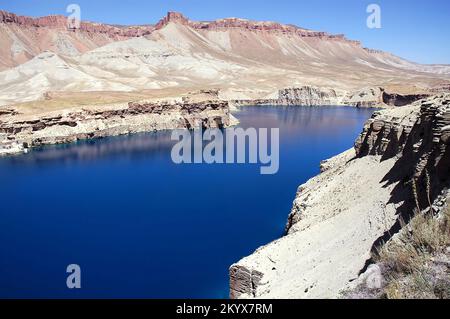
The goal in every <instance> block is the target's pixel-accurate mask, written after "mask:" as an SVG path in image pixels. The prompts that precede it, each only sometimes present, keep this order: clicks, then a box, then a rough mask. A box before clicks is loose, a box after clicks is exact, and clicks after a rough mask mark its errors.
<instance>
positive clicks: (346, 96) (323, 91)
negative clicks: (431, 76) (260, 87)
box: [231, 85, 432, 108]
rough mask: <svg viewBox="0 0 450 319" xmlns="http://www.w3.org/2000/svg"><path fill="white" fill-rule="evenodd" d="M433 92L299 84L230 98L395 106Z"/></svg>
mask: <svg viewBox="0 0 450 319" xmlns="http://www.w3.org/2000/svg"><path fill="white" fill-rule="evenodd" d="M430 95H432V93H431V92H428V93H425V92H418V93H403V94H401V93H393V92H389V91H388V90H386V89H385V88H382V87H370V88H364V89H360V90H357V91H344V90H337V89H332V88H325V87H315V86H309V85H305V86H301V87H292V88H284V89H280V90H278V92H277V93H276V97H275V98H267V99H250V100H232V101H231V102H232V104H233V105H236V106H245V105H305V106H320V105H330V106H331V105H341V106H354V107H369V108H370V107H373V108H383V107H396V106H404V105H407V104H411V103H413V102H415V101H418V100H421V99H423V98H426V97H429V96H430Z"/></svg>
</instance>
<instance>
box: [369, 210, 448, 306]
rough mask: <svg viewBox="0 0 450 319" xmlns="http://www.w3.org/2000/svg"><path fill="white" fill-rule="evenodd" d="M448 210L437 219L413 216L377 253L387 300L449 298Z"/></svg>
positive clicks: (427, 215) (421, 215)
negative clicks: (381, 267) (381, 266)
mask: <svg viewBox="0 0 450 319" xmlns="http://www.w3.org/2000/svg"><path fill="white" fill-rule="evenodd" d="M449 247H450V207H449V205H447V209H446V210H445V211H444V212H443V214H442V215H441V216H440V217H437V216H433V214H426V215H425V214H422V213H417V214H416V216H415V217H414V218H413V219H412V220H411V222H410V223H409V225H406V226H405V227H404V228H403V231H402V232H401V233H400V234H399V236H398V237H397V238H396V240H393V241H391V242H389V243H388V244H386V245H384V246H383V247H382V248H381V249H380V250H379V255H378V258H377V262H378V263H379V264H382V265H383V266H384V267H383V269H384V274H383V275H384V277H385V279H386V282H387V284H386V286H385V287H384V289H383V296H384V297H386V298H389V299H411V298H413V299H434V298H450V253H449V251H448V249H449Z"/></svg>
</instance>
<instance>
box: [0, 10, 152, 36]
mask: <svg viewBox="0 0 450 319" xmlns="http://www.w3.org/2000/svg"><path fill="white" fill-rule="evenodd" d="M0 23H14V24H17V25H20V26H24V27H34V28H57V29H62V30H67V29H68V24H67V17H65V16H62V15H52V16H46V17H40V18H31V17H25V16H18V15H16V14H14V13H10V12H6V11H1V10H0ZM153 30H154V27H153V26H151V25H144V26H127V27H119V26H112V25H108V24H103V23H91V22H81V24H80V28H79V31H81V32H90V33H104V34H107V35H109V36H111V37H116V36H122V37H137V36H143V35H146V34H149V33H150V32H151V31H153Z"/></svg>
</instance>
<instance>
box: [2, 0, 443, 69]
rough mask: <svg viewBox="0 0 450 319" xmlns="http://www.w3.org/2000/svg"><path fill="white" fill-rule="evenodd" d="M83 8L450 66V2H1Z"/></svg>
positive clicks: (99, 18) (105, 18) (85, 13)
mask: <svg viewBox="0 0 450 319" xmlns="http://www.w3.org/2000/svg"><path fill="white" fill-rule="evenodd" d="M70 3H77V4H79V5H80V6H81V13H82V20H90V21H95V22H105V23H114V24H149V23H155V22H157V21H158V20H159V19H160V18H161V17H162V16H164V15H165V14H166V12H167V11H180V12H182V13H184V14H185V15H186V16H187V17H189V18H190V19H192V20H213V19H218V18H225V17H240V18H248V19H254V20H272V21H277V22H282V23H292V24H296V25H298V26H301V27H305V28H308V29H314V30H320V31H327V32H330V33H344V34H345V35H347V37H348V38H350V39H355V40H360V41H362V42H363V45H364V46H366V47H369V48H374V49H382V50H385V51H389V52H392V53H394V54H396V55H399V56H401V57H404V58H407V59H409V60H411V61H416V62H421V63H446V64H450V40H449V38H450V1H449V0H409V1H408V0H341V1H338V0H247V1H246V0H241V1H239V0H127V1H123V0H121V1H116V0H8V1H5V0H0V9H2V10H6V11H11V12H14V13H18V14H21V15H30V16H43V15H49V14H66V12H65V8H66V6H67V5H68V4H70ZM371 3H376V4H378V5H380V7H381V18H382V28H381V29H369V28H367V26H366V19H367V16H368V13H366V8H367V5H368V4H371Z"/></svg>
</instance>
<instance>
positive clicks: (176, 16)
mask: <svg viewBox="0 0 450 319" xmlns="http://www.w3.org/2000/svg"><path fill="white" fill-rule="evenodd" d="M169 22H174V23H178V24H183V25H188V26H190V27H191V28H193V29H197V30H225V29H244V30H249V31H265V32H272V33H281V34H291V35H296V36H300V37H316V38H320V39H327V40H338V41H345V42H348V43H352V44H355V45H360V42H359V41H353V40H348V39H346V38H345V36H344V35H343V34H328V33H326V32H320V31H312V30H307V29H303V28H300V27H297V26H295V25H285V24H281V23H277V22H271V21H263V22H258V21H251V20H245V19H238V18H227V19H220V20H216V21H203V22H196V21H191V20H189V19H187V18H186V17H185V16H183V15H182V14H181V13H178V12H169V13H167V16H166V17H164V18H163V19H161V20H160V21H159V22H158V23H157V24H156V26H155V29H161V28H163V27H164V26H166V25H167V24H168V23H169Z"/></svg>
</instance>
